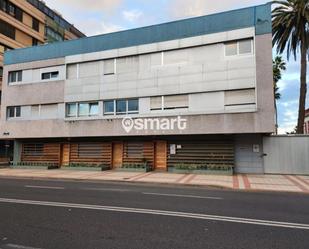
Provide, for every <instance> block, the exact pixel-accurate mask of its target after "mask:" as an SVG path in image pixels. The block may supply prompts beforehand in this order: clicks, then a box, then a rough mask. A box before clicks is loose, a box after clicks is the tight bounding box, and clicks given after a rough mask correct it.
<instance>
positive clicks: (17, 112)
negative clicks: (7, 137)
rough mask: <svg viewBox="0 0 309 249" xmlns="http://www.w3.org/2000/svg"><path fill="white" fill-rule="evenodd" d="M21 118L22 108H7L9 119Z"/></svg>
mask: <svg viewBox="0 0 309 249" xmlns="http://www.w3.org/2000/svg"><path fill="white" fill-rule="evenodd" d="M20 116H21V107H20V106H9V107H7V118H19V117H20Z"/></svg>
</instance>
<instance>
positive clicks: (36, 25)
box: [32, 17, 40, 32]
mask: <svg viewBox="0 0 309 249" xmlns="http://www.w3.org/2000/svg"><path fill="white" fill-rule="evenodd" d="M32 28H33V29H34V30H35V31H38V32H39V28H40V23H39V21H38V20H37V19H35V18H34V17H32Z"/></svg>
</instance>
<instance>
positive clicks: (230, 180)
mask: <svg viewBox="0 0 309 249" xmlns="http://www.w3.org/2000/svg"><path fill="white" fill-rule="evenodd" d="M0 177H20V178H38V179H62V180H66V179H70V180H89V181H122V182H140V183H163V184H179V185H188V186H190V185H191V186H212V187H219V188H229V189H240V190H255V191H282V192H298V193H308V194H309V176H292V175H234V176H219V175H193V174H173V173H165V172H163V173H162V172H150V173H140V172H138V173H135V172H119V171H112V170H111V171H104V172H94V171H71V170H42V169H9V168H6V169H0Z"/></svg>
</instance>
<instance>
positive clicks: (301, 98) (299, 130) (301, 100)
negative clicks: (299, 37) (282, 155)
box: [297, 42, 307, 134]
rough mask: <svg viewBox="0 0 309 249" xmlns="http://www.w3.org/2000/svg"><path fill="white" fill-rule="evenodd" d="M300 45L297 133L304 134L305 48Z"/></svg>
mask: <svg viewBox="0 0 309 249" xmlns="http://www.w3.org/2000/svg"><path fill="white" fill-rule="evenodd" d="M303 43H304V42H302V45H301V69H300V96H299V110H298V124H297V134H304V123H305V110H306V97H307V49H306V46H305V45H304V44H303Z"/></svg>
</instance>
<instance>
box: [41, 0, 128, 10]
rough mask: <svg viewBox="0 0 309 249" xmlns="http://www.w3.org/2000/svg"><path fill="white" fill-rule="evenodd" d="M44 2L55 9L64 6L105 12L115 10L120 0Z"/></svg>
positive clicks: (49, 0)
mask: <svg viewBox="0 0 309 249" xmlns="http://www.w3.org/2000/svg"><path fill="white" fill-rule="evenodd" d="M46 2H47V5H48V6H50V7H52V8H56V9H57V7H58V6H59V5H66V6H70V7H71V8H75V9H79V10H83V11H95V12H106V11H109V10H111V9H114V8H117V7H118V6H119V5H120V4H121V3H122V0H87V1H85V0H53V1H51V0H47V1H46Z"/></svg>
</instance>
